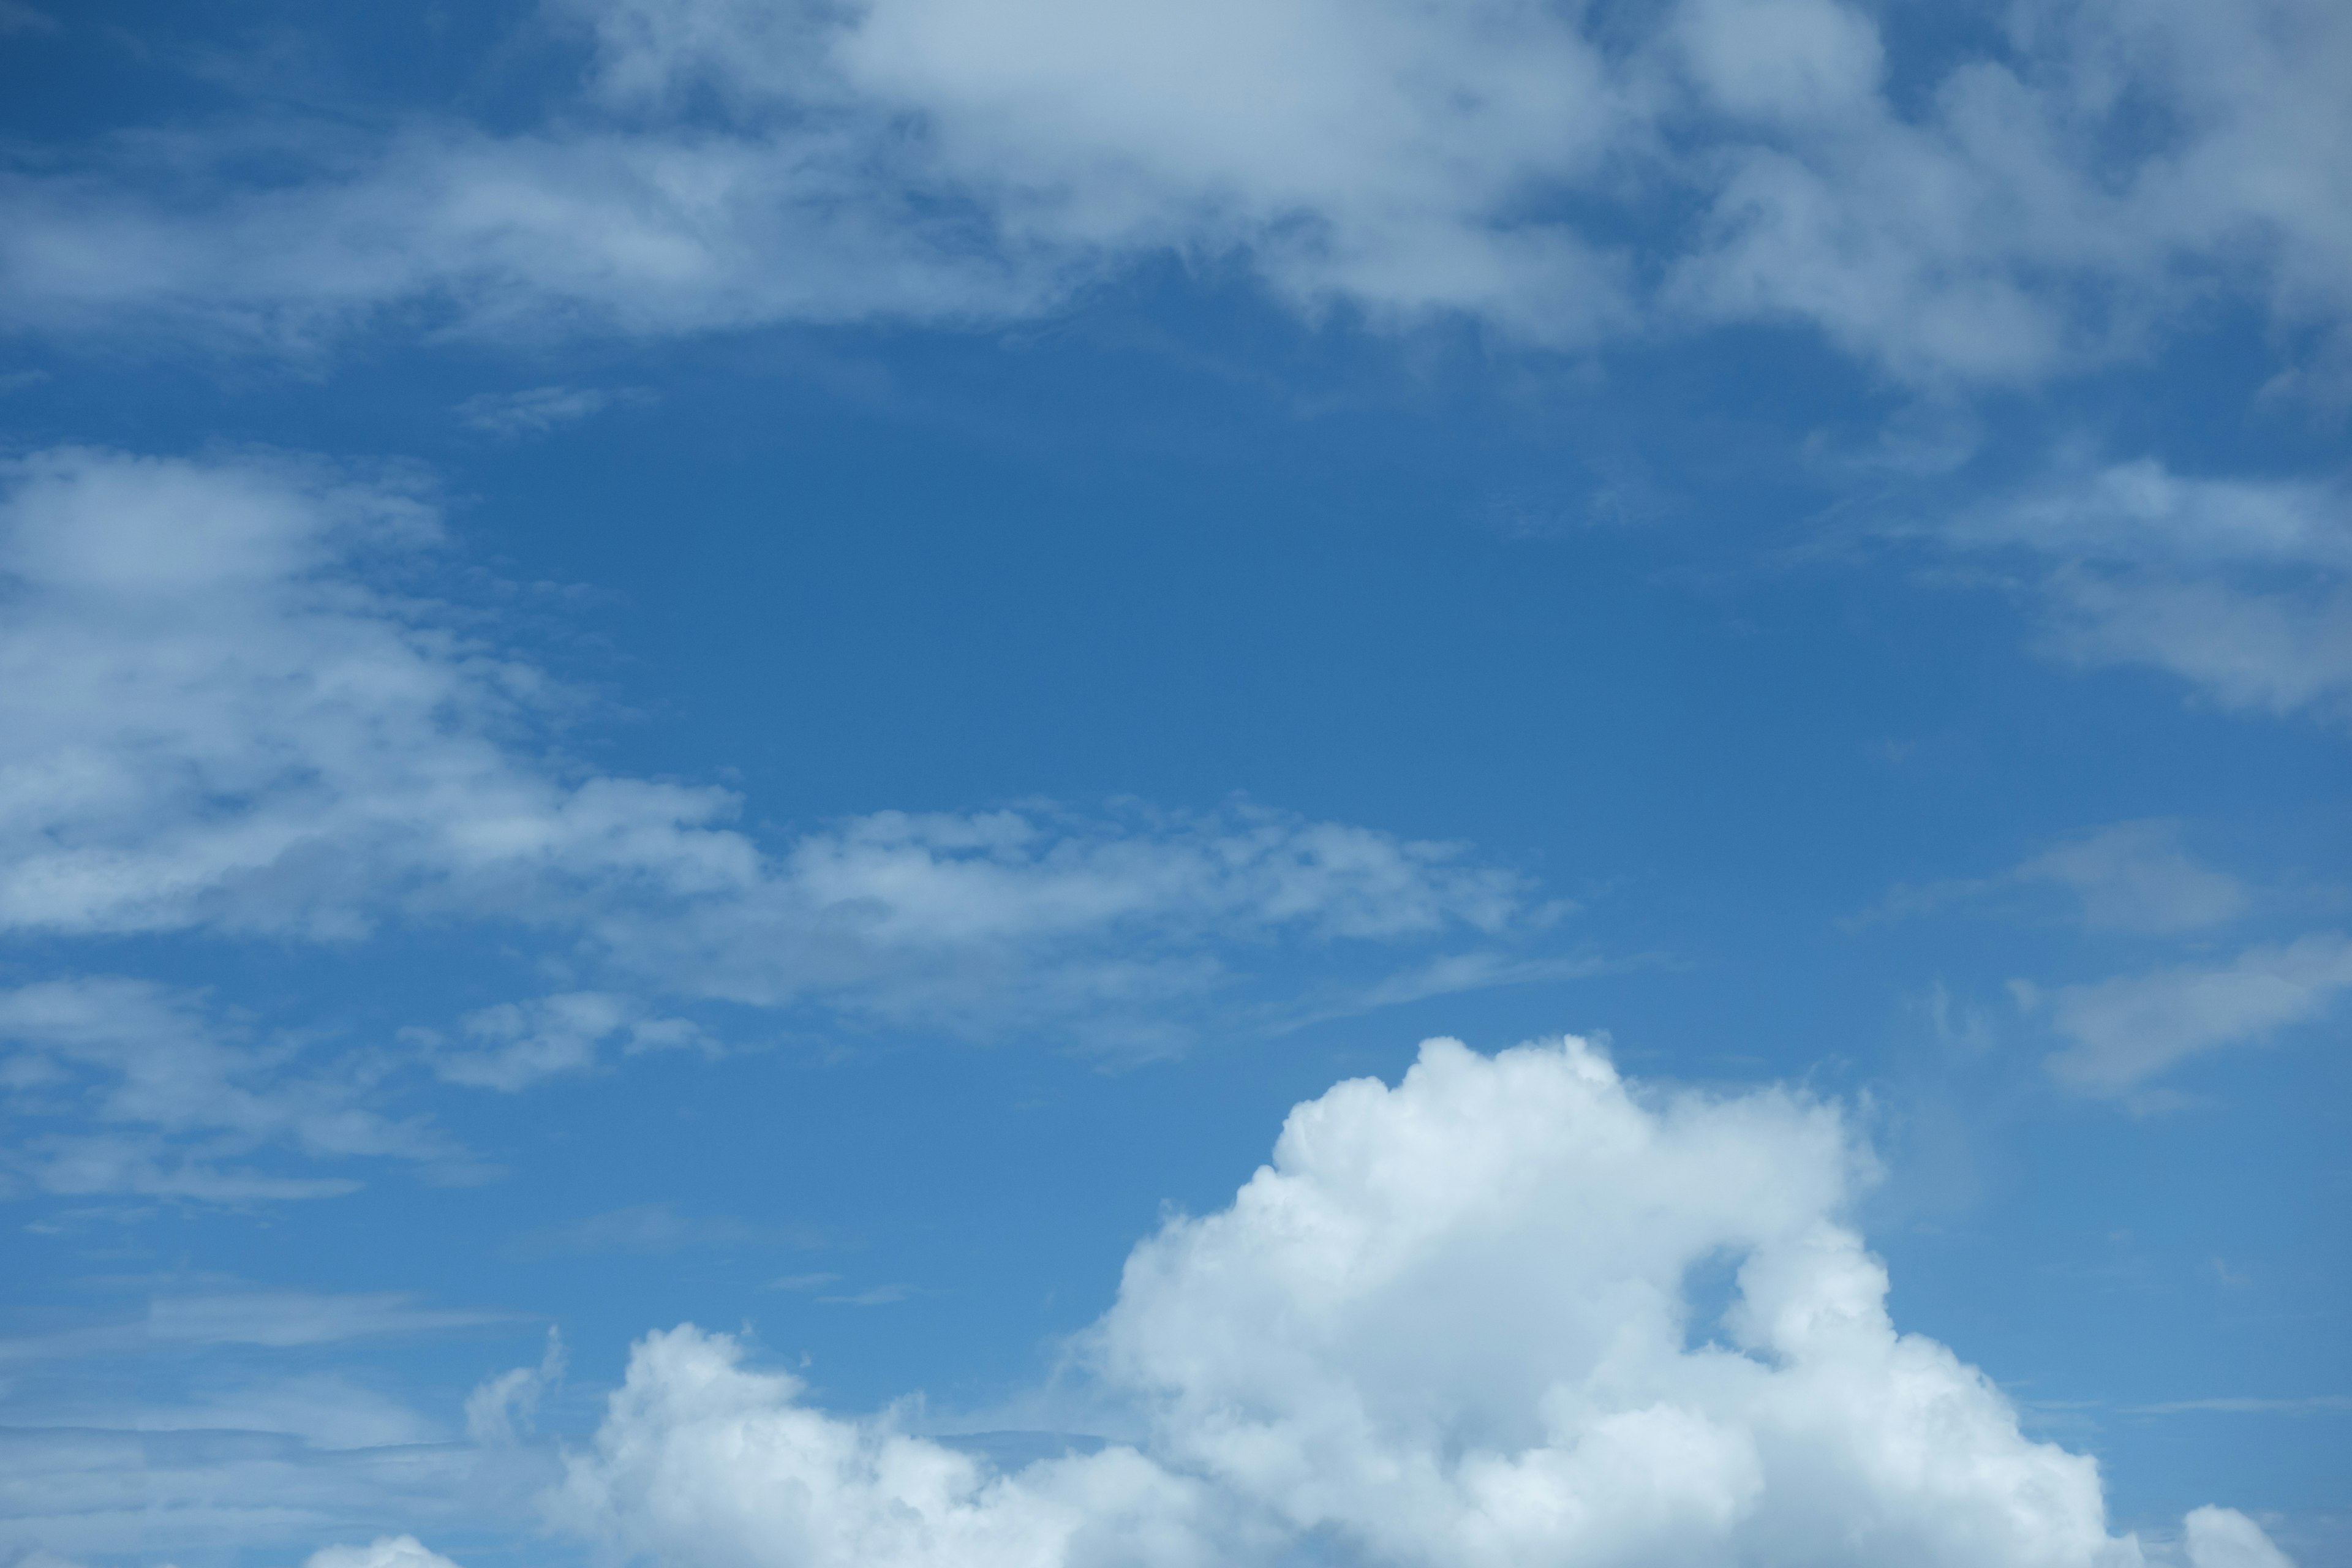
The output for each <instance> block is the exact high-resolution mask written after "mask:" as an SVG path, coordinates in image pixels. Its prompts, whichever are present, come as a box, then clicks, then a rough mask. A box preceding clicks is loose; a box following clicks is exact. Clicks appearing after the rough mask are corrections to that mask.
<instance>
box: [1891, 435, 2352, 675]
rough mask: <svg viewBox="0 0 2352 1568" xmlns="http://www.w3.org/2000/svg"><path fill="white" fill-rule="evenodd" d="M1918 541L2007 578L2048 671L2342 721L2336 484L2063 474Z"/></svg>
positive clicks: (2342, 609)
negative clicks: (2147, 673)
mask: <svg viewBox="0 0 2352 1568" xmlns="http://www.w3.org/2000/svg"><path fill="white" fill-rule="evenodd" d="M1929 532H1930V534H1931V536H1932V537H1933V538H1934V539H1935V540H1936V541H1937V543H1938V544H1939V545H1940V546H1941V547H1942V548H1945V549H1947V550H1950V551H1954V552H1960V553H1963V554H1966V555H1973V556H1980V557H1986V558H1989V559H1991V560H1993V561H1996V562H1999V563H2004V565H2005V566H2007V567H2009V568H2011V569H2013V570H2014V571H2015V574H2016V579H2017V585H2018V587H2019V588H2020V590H2021V592H2022V594H2023V595H2024V596H2025V597H2026V598H2027V599H2028V601H2029V602H2030V603H2032V605H2034V606H2035V607H2036V609H2037V610H2038V612H2039V614H2040V616H2041V617H2042V626H2043V631H2042V637H2043V642H2044V644H2045V646H2046V647H2047V648H2048V649H2049V650H2050V651H2051V652H2053V653H2054V654H2055V655H2057V656H2058V657H2060V658H2064V659H2067V660H2069V661H2071V662H2074V663H2077V664H2083V665H2090V666H2112V665H2140V666H2147V667H2152V668H2158V669H2162V670H2166V671H2168V672H2169V673H2171V674H2173V675H2176V676H2179V677H2180V678H2181V679H2185V680H2187V681H2188V682H2189V684H2190V685H2191V686H2192V687H2193V688H2195V689H2197V690H2198V691H2199V692H2200V694H2201V695H2202V696H2204V697H2205V698H2207V699H2208V700H2211V701H2212V702H2214V703H2216V704H2218V705H2219V706H2221V707H2223V708H2227V709H2233V710H2253V711H2260V712H2270V713H2291V712H2295V711H2298V710H2321V711H2332V712H2336V713H2337V714H2341V713H2343V712H2345V711H2347V699H2352V498H2347V495H2346V494H2345V492H2344V490H2343V489H2341V487H2340V486H2336V485H2332V484H2320V483H2314V482H2309V481H2300V480H2290V479H2198V478H2190V477H2186V476H2182V475H2178V474H2175V473H2173V472H2172V471H2171V470H2170V469H2169V468H2167V467H2166V466H2165V465H2164V464H2163V463H2161V462H2159V461H2157V460H2155V459H2153V458H2140V459H2137V460H2135V461H2131V462H2125V463H2116V464H2112V465H2107V466H2105V467H2098V466H2093V465H2089V464H2085V463H2082V462H2079V461H2069V462H2065V463H2063V464H2061V465H2060V466H2059V467H2058V468H2057V469H2055V470H2054V471H2053V473H2052V474H2051V475H2050V476H2048V477H2047V478H2045V479H2042V481H2040V482H2039V483H2037V484H2036V485H2033V486H2032V487H2029V488H2027V489H2023V490H2021V491H2019V492H2017V493H2015V494H2012V495H2011V496H2009V497H2006V498H2004V499H2002V500H1999V501H1997V502H1994V503H1992V504H1990V505H1988V506H1984V507H1980V508H1978V509H1976V510H1972V511H1970V512H1969V513H1967V514H1965V515H1963V516H1961V517H1959V518H1958V519H1956V520H1952V521H1948V522H1945V523H1942V524H1938V525H1937V526H1936V527H1935V528H1934V529H1932V530H1930V531H1929Z"/></svg>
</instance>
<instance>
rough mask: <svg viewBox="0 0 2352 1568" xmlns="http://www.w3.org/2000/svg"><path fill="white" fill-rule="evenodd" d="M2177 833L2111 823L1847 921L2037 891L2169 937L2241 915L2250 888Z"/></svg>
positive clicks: (2100, 927)
mask: <svg viewBox="0 0 2352 1568" xmlns="http://www.w3.org/2000/svg"><path fill="white" fill-rule="evenodd" d="M2180 837H2181V824H2179V822H2176V821H2172V820H2169V819H2163V818H2154V819H2148V820H2145V821H2139V822H2119V823H2115V824H2112V825H2110V826H2105V827H2100V828H2095V829H2094V830H2092V831H2090V832H2088V833H2081V834H2076V835H2074V837H2069V838H2066V839H2064V840H2063V841H2061V842H2060V843H2058V844H2056V845H2054V846H2053V847H2051V848H2048V849H2045V850H2043V851H2042V852H2041V853H2039V854H2036V855H2033V856H2031V857H2029V858H2026V859H2025V860H2024V861H2022V862H2021V863H2020V864H2018V865H2016V866H2013V867H2011V868H2010V869H2008V870H2007V871H2003V872H2000V873H1999V874H1997V875H1994V876H1990V877H1976V878H1958V879H1949V880H1946V881H1940V882H1928V883H1923V884H1918V885H1916V886H1906V887H1897V888H1895V889H1892V890H1890V891H1889V892H1888V893H1887V895H1886V897H1885V899H1883V900H1880V902H1879V904H1878V906H1877V907H1876V908H1875V909H1873V910H1870V911H1868V912H1867V913H1865V914H1864V915H1861V916H1858V917H1856V918H1855V919H1853V921H1848V922H1847V923H1848V925H1849V926H1866V925H1871V924H1874V923H1878V922H1881V921H1894V920H1902V919H1906V918H1909V917H1912V916H1916V915H1924V914H1928V913H1932V912H1934V911H1936V910H1945V909H1949V908H1951V907H1953V906H1955V905H1966V904H1972V903H1973V904H1981V903H1983V902H1985V901H1986V900H1991V899H1993V898H1995V897H1997V896H1999V895H2002V894H2007V895H2011V896H2012V897H2014V896H2015V895H2016V894H2019V893H2021V892H2026V891H2031V890H2032V889H2042V888H2050V889H2059V890H2062V891H2063V892H2064V893H2066V894H2068V895H2070V896H2071V898H2072V899H2073V900H2074V905H2075V910H2076V914H2077V918H2079V919H2080V921H2082V923H2083V924H2084V926H2085V927H2086V928H2088V929H2090V930H2092V931H2127V932H2137V933H2140V934H2146V935H2175V934H2179V933H2182V932H2187V931H2201V930H2205V929H2207V928H2210V927H2212V926H2217V925H2224V924H2227V923H2229V922H2230V921H2234V920H2236V919H2238V918H2239V917H2240V916H2241V915H2243V914H2245V913H2246V912H2247V911H2248V910H2249V909H2250V908H2251V907H2252V904H2253V901H2254V900H2253V896H2252V890H2251V889H2248V888H2247V886H2246V884H2245V883H2244V882H2243V881H2242V879H2239V878H2237V877H2234V876H2232V875H2231V874H2230V873H2229V872H2227V871H2224V870H2221V869H2220V868H2217V867H2214V866H2210V865H2208V864H2207V863H2206V862H2204V861H2202V860H2200V859H2199V858H2197V857H2196V856H2194V855H2192V854H2190V853H2189V851H2188V850H2186V849H2185V848H2183V847H2181V843H2180Z"/></svg>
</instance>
